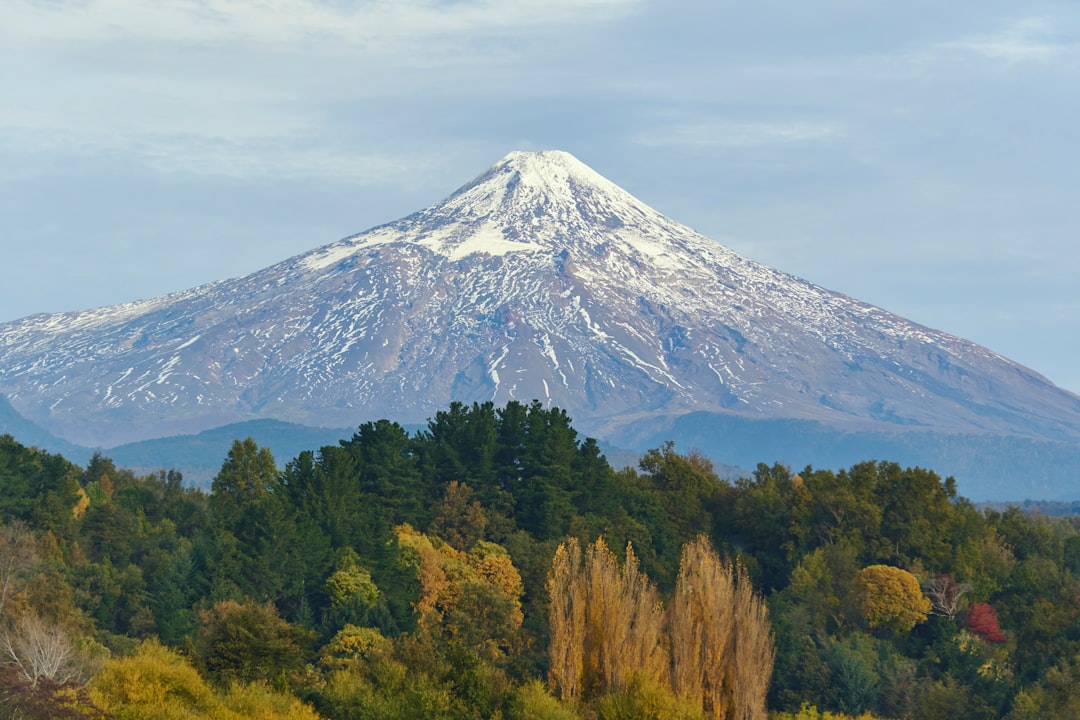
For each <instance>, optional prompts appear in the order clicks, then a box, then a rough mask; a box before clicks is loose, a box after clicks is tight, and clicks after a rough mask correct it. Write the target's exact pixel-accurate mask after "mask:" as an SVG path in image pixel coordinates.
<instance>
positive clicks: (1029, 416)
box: [0, 151, 1080, 482]
mask: <svg viewBox="0 0 1080 720" xmlns="http://www.w3.org/2000/svg"><path fill="white" fill-rule="evenodd" d="M0 393H3V394H5V395H7V397H8V398H9V400H10V402H11V403H12V405H13V406H14V407H15V408H17V409H18V411H19V412H20V413H22V414H23V415H24V416H26V417H27V418H29V419H31V420H32V421H34V422H36V423H38V424H40V425H41V426H43V427H45V428H48V429H49V430H50V431H52V432H54V433H56V434H58V435H60V436H62V437H64V438H66V439H68V440H71V441H75V442H79V443H82V444H88V445H98V446H104V447H109V446H112V445H116V444H119V443H122V442H130V441H135V440H142V439H146V438H151V437H159V436H165V435H172V434H177V433H182V432H195V431H199V430H203V429H206V428H210V427H215V426H219V425H223V424H227V423H231V422H238V421H243V420H250V419H254V418H274V419H279V420H286V421H289V422H297V423H304V424H308V425H317V426H350V425H351V426H355V425H356V424H358V423H360V422H363V421H366V420H371V419H377V418H383V417H386V418H391V419H394V420H397V421H399V422H402V423H416V422H423V421H424V420H425V419H426V418H428V417H431V416H432V415H433V414H434V413H435V412H436V411H438V410H440V409H443V408H445V407H446V406H447V405H448V404H449V403H450V402H451V401H463V402H474V401H475V402H486V401H493V402H495V403H496V404H497V405H499V404H502V403H505V402H507V401H510V400H518V401H523V402H531V401H533V400H536V401H539V402H541V403H543V404H544V405H554V406H558V407H561V408H564V409H565V410H566V411H567V412H568V413H569V415H570V416H571V417H572V418H573V420H574V423H575V426H576V427H578V428H579V429H580V430H583V431H584V432H586V433H588V434H590V435H593V436H596V437H599V438H602V439H606V440H609V441H611V442H613V443H617V444H621V445H623V446H630V447H636V446H641V445H642V444H648V443H656V442H659V441H661V439H662V438H663V437H673V438H675V439H678V438H680V437H681V438H684V439H686V440H688V441H690V442H692V443H693V444H694V445H695V446H698V447H700V448H701V449H703V450H706V451H708V452H710V454H713V455H716V454H723V453H724V452H725V450H724V448H725V447H728V448H729V450H730V452H734V451H735V449H738V450H739V451H740V452H742V451H749V450H751V448H750V447H749V445H748V443H749V442H750V441H749V440H748V438H753V437H759V438H760V437H763V436H769V438H770V442H771V443H772V444H768V443H766V445H764V446H761V445H760V444H759V446H760V447H763V448H765V449H764V450H762V452H774V451H775V452H779V451H780V450H781V449H782V448H783V447H785V444H784V437H783V435H784V433H788V434H789V437H788V442H787V445H786V446H787V447H792V448H803V446H805V448H804V450H805V452H804V451H803V450H799V452H801V453H802V454H803V455H807V454H809V455H810V457H807V458H805V461H810V462H815V463H816V464H821V463H822V462H823V460H824V461H825V462H828V461H830V460H831V458H832V456H830V455H828V452H833V454H834V455H835V452H834V451H836V452H838V450H837V449H838V448H842V447H845V446H847V445H850V446H851V448H850V450H851V453H852V454H853V455H857V454H859V453H862V454H864V455H865V453H866V452H876V451H877V450H878V449H879V448H880V449H881V450H882V451H883V452H888V451H889V449H890V448H892V449H893V450H894V451H895V452H901V453H903V452H909V451H910V450H911V449H912V448H918V447H930V446H934V447H938V448H939V449H938V450H937V451H935V452H937V453H938V455H935V456H933V457H932V458H930V459H931V460H933V459H934V458H937V459H938V461H939V462H940V461H942V459H944V461H945V462H951V461H950V460H949V459H948V458H949V457H950V455H949V454H950V453H952V456H955V457H954V459H956V462H957V467H958V468H961V470H963V468H971V467H975V466H971V464H970V462H968V465H964V464H963V462H961V460H960V458H963V457H967V458H968V460H969V461H970V460H971V459H972V458H971V457H969V456H973V455H979V456H980V457H981V460H980V462H983V463H984V464H985V465H987V466H995V465H996V464H997V465H999V464H1000V463H996V461H995V460H994V458H993V457H987V456H986V452H988V451H990V452H991V455H993V449H994V448H1002V452H1005V449H1008V448H1011V450H1010V452H1011V454H1012V455H1014V456H1015V455H1016V454H1017V453H1018V452H1019V454H1020V459H1021V460H1023V458H1025V457H1044V458H1049V459H1050V462H1053V463H1056V462H1063V461H1064V460H1062V458H1064V457H1066V456H1068V457H1072V456H1071V455H1068V452H1073V450H1074V449H1077V448H1080V397H1077V396H1076V395H1073V394H1071V393H1069V392H1066V391H1064V390H1062V389H1060V388H1058V387H1056V386H1054V385H1053V384H1052V383H1051V382H1049V381H1048V380H1046V379H1045V378H1043V377H1042V376H1040V375H1039V374H1038V373H1036V372H1035V371H1033V370H1030V369H1028V368H1025V367H1023V366H1021V365H1019V364H1017V363H1015V362H1012V361H1010V360H1008V359H1006V358H1004V357H1002V356H1000V355H998V354H996V353H994V352H992V351H991V350H989V349H986V348H984V347H981V346H979V345H977V344H974V343H971V342H968V341H966V340H963V339H960V338H957V337H954V336H951V335H948V334H946V333H944V332H940V331H937V330H933V329H930V328H927V327H923V326H921V325H918V324H916V323H913V322H910V321H908V320H905V319H903V318H901V317H898V316H896V315H894V314H891V313H889V312H886V311H884V310H882V309H879V308H876V307H873V306H871V305H868V304H866V303H862V302H859V301H857V300H854V299H852V298H849V297H846V296H844V295H841V294H838V293H835V292H831V291H829V290H826V289H824V288H822V287H819V286H817V285H814V284H813V283H811V282H808V281H806V280H802V279H799V278H797V277H794V276H792V275H789V274H786V273H784V272H781V271H779V270H776V269H772V268H769V267H766V266H764V265H762V264H760V263H756V262H754V261H752V260H749V259H747V258H744V257H741V256H739V255H738V254H736V253H734V252H732V251H731V250H729V249H727V248H726V247H724V246H723V245H721V244H720V243H718V242H716V241H714V240H711V239H709V238H707V237H704V236H702V235H700V234H698V233H696V232H694V231H693V230H691V229H689V228H687V227H685V226H683V225H681V224H679V223H677V222H675V221H673V220H670V219H668V218H666V217H664V216H663V215H661V214H660V213H658V212H656V211H655V210H653V209H651V208H650V207H648V206H647V205H646V204H644V203H643V202H641V201H640V200H637V199H636V198H634V197H632V196H631V195H630V194H629V193H627V192H626V191H624V190H622V189H621V188H619V187H618V186H616V185H615V184H613V183H612V182H610V181H608V180H606V179H605V178H603V177H602V176H600V175H599V174H598V173H596V172H595V171H593V170H592V169H590V168H589V167H587V166H586V165H584V164H583V163H581V162H580V161H578V160H577V159H575V158H574V157H573V156H571V155H569V154H567V153H564V152H559V151H545V152H514V153H511V154H509V155H507V156H506V157H505V158H503V159H502V160H501V161H499V162H498V163H496V164H495V165H494V166H492V167H491V168H490V169H489V170H487V172H485V173H483V174H482V175H480V176H479V177H478V178H476V179H475V180H473V181H472V182H470V183H468V184H466V185H465V186H463V187H462V188H460V189H459V190H457V191H456V192H455V193H453V194H452V195H451V196H450V197H449V198H447V199H446V200H444V201H443V202H441V203H439V204H437V205H434V206H432V207H430V208H427V209H425V210H421V211H419V212H417V213H414V214H412V215H410V216H408V217H405V218H403V219H401V220H397V221H395V222H391V223H389V224H386V225H381V226H378V227H375V228H372V229H370V230H367V231H365V232H362V233H360V234H358V235H354V236H352V237H348V238H345V239H344V240H340V241H338V242H335V243H332V244H329V245H324V246H321V247H318V248H316V249H314V250H311V251H310V252H307V253H304V254H302V255H298V256H296V257H293V258H290V259H288V260H285V261H284V262H281V263H279V264H277V265H274V266H272V267H269V268H266V269H264V270H261V271H259V272H256V273H253V274H251V275H247V276H245V277H240V278H235V279H230V280H223V281H220V282H215V283H211V284H208V285H204V286H201V287H197V288H194V289H191V290H187V291H184V292H179V293H175V294H171V295H165V296H162V297H159V298H155V299H151V300H145V301H139V302H133V303H129V304H124V305H118V306H111V307H105V308H99V309H94V310H87V311H82V312H74V313H62V314H53V315H34V316H30V317H27V318H24V319H21V320H17V321H14V322H9V323H4V324H0ZM875 443H877V444H876V445H875ZM883 443H884V444H883ZM889 443H892V444H891V445H890V444H889ZM1018 443H1019V444H1018ZM845 444H846V445H845ZM774 446H775V447H774ZM1021 446H1022V447H1023V448H1027V449H1026V450H1018V448H1020V447H1021ZM815 447H817V448H818V450H819V451H820V452H819V453H818V454H817V455H814V454H813V452H814V448H815ZM827 448H831V450H828V451H827V452H826V449H827ZM860 448H862V449H860ZM904 448H907V449H906V450H905V449H904ZM950 448H952V449H951V450H950ZM1047 448H1051V449H1052V451H1051V450H1048V449H1047ZM988 449H989V450H988ZM1062 449H1065V450H1064V451H1065V452H1066V456H1062V455H1060V453H1059V451H1063V450H1062ZM941 453H945V455H941ZM1025 453H1027V455H1025ZM1033 453H1034V454H1033ZM1040 453H1041V455H1040ZM1047 453H1050V454H1049V455H1047ZM1054 453H1058V454H1056V455H1055V454H1054ZM796 454H797V453H796ZM939 456H940V457H939ZM878 457H880V455H878ZM1077 457H1080V454H1078V455H1077ZM717 459H718V460H721V461H727V460H730V459H732V458H725V457H718V458H717ZM734 459H735V460H736V461H738V462H743V463H745V462H746V461H747V460H748V458H734ZM758 459H760V460H763V461H768V462H771V461H772V460H774V459H781V460H785V461H788V462H793V463H799V462H800V461H802V459H801V458H798V457H791V458H786V457H775V456H774V457H768V456H765V457H759V458H758ZM863 459H867V458H865V457H864V458H863ZM915 459H916V460H919V459H920V458H918V457H916V458H915ZM964 462H967V461H964ZM1044 464H1045V463H1044ZM1010 467H1012V466H1010ZM949 469H951V468H949ZM973 472H974V471H973ZM982 480H985V481H987V482H998V480H993V479H992V478H988V477H984V478H982ZM1002 481H1003V480H1002Z"/></svg>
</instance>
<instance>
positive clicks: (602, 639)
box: [547, 539, 667, 700]
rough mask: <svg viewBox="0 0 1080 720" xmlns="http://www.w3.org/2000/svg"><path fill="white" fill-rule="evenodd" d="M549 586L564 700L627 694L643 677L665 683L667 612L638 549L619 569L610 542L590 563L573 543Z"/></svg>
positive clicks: (555, 686) (558, 560) (556, 671)
mask: <svg viewBox="0 0 1080 720" xmlns="http://www.w3.org/2000/svg"><path fill="white" fill-rule="evenodd" d="M547 585H548V592H549V594H550V596H551V607H550V610H549V621H550V625H551V644H550V646H549V656H550V660H551V669H550V673H549V675H548V682H549V685H550V686H551V688H552V690H554V691H555V692H557V693H558V694H559V696H560V697H561V698H562V699H564V700H567V699H578V698H581V697H584V696H588V695H598V694H601V693H604V692H610V691H618V690H625V689H627V688H628V687H629V686H630V684H631V682H632V681H633V680H634V679H635V678H638V677H640V678H647V679H650V680H660V679H663V677H664V675H665V672H666V666H667V656H666V654H665V652H664V649H663V646H662V644H661V641H662V635H663V605H662V604H661V603H660V599H659V596H658V595H657V592H656V588H655V586H653V585H652V584H651V583H650V582H649V579H648V577H646V576H645V574H644V573H642V572H641V571H640V569H639V566H638V561H637V557H636V556H635V555H634V551H633V548H632V547H630V546H627V550H626V562H625V563H623V564H621V565H620V563H619V561H618V558H616V557H615V555H614V553H612V552H611V550H610V549H608V547H607V545H606V544H605V543H604V541H603V539H599V540H597V541H596V542H595V543H592V544H591V545H589V547H588V548H587V549H586V551H585V554H584V558H582V554H581V550H580V547H579V545H578V543H577V541H576V540H570V541H569V542H567V543H565V544H563V545H560V546H559V548H558V550H557V551H556V553H555V558H554V561H553V563H552V571H551V574H550V575H549V577H548V583H547Z"/></svg>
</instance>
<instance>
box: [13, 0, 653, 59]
mask: <svg viewBox="0 0 1080 720" xmlns="http://www.w3.org/2000/svg"><path fill="white" fill-rule="evenodd" d="M638 4H639V2H638V0H473V1H465V2H453V3H447V2H437V1H436V0H413V1H411V2H400V1H397V0H370V1H368V2H363V1H361V2H342V3H327V2H315V1H313V0H159V1H158V2H144V1H143V0H87V1H85V2H61V3H53V2H47V3H42V2H34V1H33V0H16V1H15V3H14V4H13V5H12V6H11V7H9V8H6V9H5V23H4V24H5V26H6V28H7V31H6V32H5V34H9V35H17V36H22V37H23V38H24V39H25V38H38V39H49V40H62V41H76V42H85V41H94V40H109V41H115V40H126V39H139V40H142V41H158V42H160V41H165V42H195V43H205V42H233V41H240V42H258V43H263V44H275V43H297V42H320V41H327V40H338V41H344V42H347V43H351V44H355V45H357V46H359V47H361V48H364V49H372V48H381V49H393V50H394V51H395V52H400V50H401V49H402V48H401V47H400V45H399V43H400V42H402V41H404V40H412V41H421V40H426V39H430V38H432V37H441V36H453V35H461V34H472V33H478V32H481V33H482V32H492V31H497V32H507V31H510V32H513V31H518V30H524V29H528V30H529V31H535V30H536V29H538V28H550V27H558V26H561V25H564V24H566V23H578V22H592V21H597V20H603V19H605V18H608V17H611V16H612V15H618V14H622V13H625V12H627V11H630V10H632V9H633V8H634V7H635V6H637V5H638Z"/></svg>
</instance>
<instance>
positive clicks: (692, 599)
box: [667, 535, 775, 720]
mask: <svg viewBox="0 0 1080 720" xmlns="http://www.w3.org/2000/svg"><path fill="white" fill-rule="evenodd" d="M667 618H668V633H669V638H670V642H669V644H670V647H671V685H672V689H673V690H675V692H677V693H678V694H680V695H682V696H684V697H691V698H694V699H696V700H698V701H699V702H700V703H701V707H702V709H703V710H704V711H705V712H706V713H708V714H710V715H711V716H712V717H714V718H738V719H739V720H757V719H758V718H765V717H766V716H767V712H766V709H765V695H766V693H767V692H768V689H769V681H770V679H771V677H772V669H773V661H774V659H775V650H774V648H773V642H772V634H771V630H770V626H769V617H768V609H767V608H766V606H765V601H764V600H763V599H762V598H761V596H760V595H758V594H757V593H756V592H755V591H754V588H753V585H752V584H751V583H750V579H749V577H748V576H747V574H746V569H745V568H744V567H743V566H742V565H738V564H733V563H727V562H724V561H723V560H721V559H720V557H719V556H718V555H717V554H716V552H715V551H714V550H713V549H712V546H711V545H710V543H709V541H708V539H707V538H705V536H703V535H699V536H698V537H697V538H696V539H695V540H694V541H693V542H690V543H687V544H686V545H685V546H683V551H682V557H681V560H680V563H679V577H678V579H677V580H676V584H675V594H674V596H673V597H672V599H671V603H670V605H669V607H668V613H667Z"/></svg>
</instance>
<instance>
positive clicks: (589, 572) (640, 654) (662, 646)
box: [547, 536, 775, 720]
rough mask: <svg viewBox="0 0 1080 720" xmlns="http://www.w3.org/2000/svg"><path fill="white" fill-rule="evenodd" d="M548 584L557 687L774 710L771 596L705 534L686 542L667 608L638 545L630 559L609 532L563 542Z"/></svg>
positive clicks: (760, 713) (744, 713) (754, 713)
mask: <svg viewBox="0 0 1080 720" xmlns="http://www.w3.org/2000/svg"><path fill="white" fill-rule="evenodd" d="M547 589H548V594H549V595H550V598H551V605H550V610H549V622H550V626H551V644H550V645H549V660H550V670H549V674H548V685H549V687H550V688H551V690H552V691H553V692H555V693H556V694H557V695H558V696H559V697H560V698H562V699H563V700H581V699H589V698H593V697H597V696H600V695H604V694H609V695H608V697H609V699H611V698H614V697H615V696H612V695H610V694H612V693H614V694H616V695H618V694H620V693H621V694H623V695H625V694H626V691H627V690H633V688H635V687H636V688H638V690H639V691H640V689H641V688H649V687H651V688H653V689H654V690H656V691H657V692H658V693H659V694H658V695H656V697H661V696H667V695H666V694H667V693H672V695H670V696H668V697H669V698H670V699H671V700H672V701H674V700H675V698H676V697H677V698H680V700H679V702H683V701H685V702H690V703H693V705H694V706H696V707H697V708H700V710H695V712H704V713H706V714H707V715H709V716H711V717H714V718H731V719H737V720H763V719H764V718H765V717H766V715H767V713H766V709H765V694H766V692H767V690H768V687H769V680H770V678H771V677H772V669H773V660H774V658H775V651H774V649H773V642H772V634H771V631H770V626H769V618H768V611H767V609H766V606H765V602H764V600H763V599H762V597H761V596H760V595H759V594H758V593H756V592H755V591H754V588H753V586H752V585H751V583H750V580H749V578H748V577H747V574H746V570H745V569H744V568H743V567H742V566H741V565H736V564H732V563H725V562H724V561H722V560H721V559H720V558H719V557H718V556H717V555H716V553H715V552H714V551H713V549H712V547H711V546H710V544H709V541H708V540H707V539H706V538H705V537H704V536H700V537H698V538H697V539H696V540H695V541H694V542H692V543H689V544H687V545H686V546H685V547H684V548H683V553H682V562H681V564H680V570H679V577H678V580H677V582H676V588H675V594H674V596H673V597H672V599H671V602H670V604H669V606H668V608H667V610H666V612H665V610H664V607H663V605H662V604H661V603H660V601H659V598H658V596H657V593H656V588H655V587H654V586H653V585H652V584H651V583H650V582H649V580H648V578H647V577H646V576H645V575H644V574H643V573H641V572H640V570H639V568H638V561H637V558H636V556H635V555H634V551H633V548H632V547H629V546H628V547H627V551H626V562H625V563H623V564H622V565H621V566H620V564H619V562H618V560H617V558H615V556H614V555H613V554H612V553H611V551H610V550H608V548H607V546H606V545H605V544H604V542H603V540H602V539H600V540H597V541H596V542H595V543H593V544H592V545H590V546H589V548H588V549H587V550H586V552H585V553H584V554H583V553H582V552H581V549H580V546H579V545H578V543H577V541H576V540H574V539H571V540H569V541H567V542H566V543H564V544H563V545H560V546H559V548H558V550H557V551H556V553H555V557H554V559H553V561H552V568H551V573H550V574H549V576H548V582H547ZM631 694H633V693H631ZM615 699H617V698H615ZM623 699H625V698H623ZM639 699H640V698H639ZM613 701H614V700H613ZM619 701H620V702H621V701H622V700H619ZM639 709H640V708H639Z"/></svg>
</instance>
